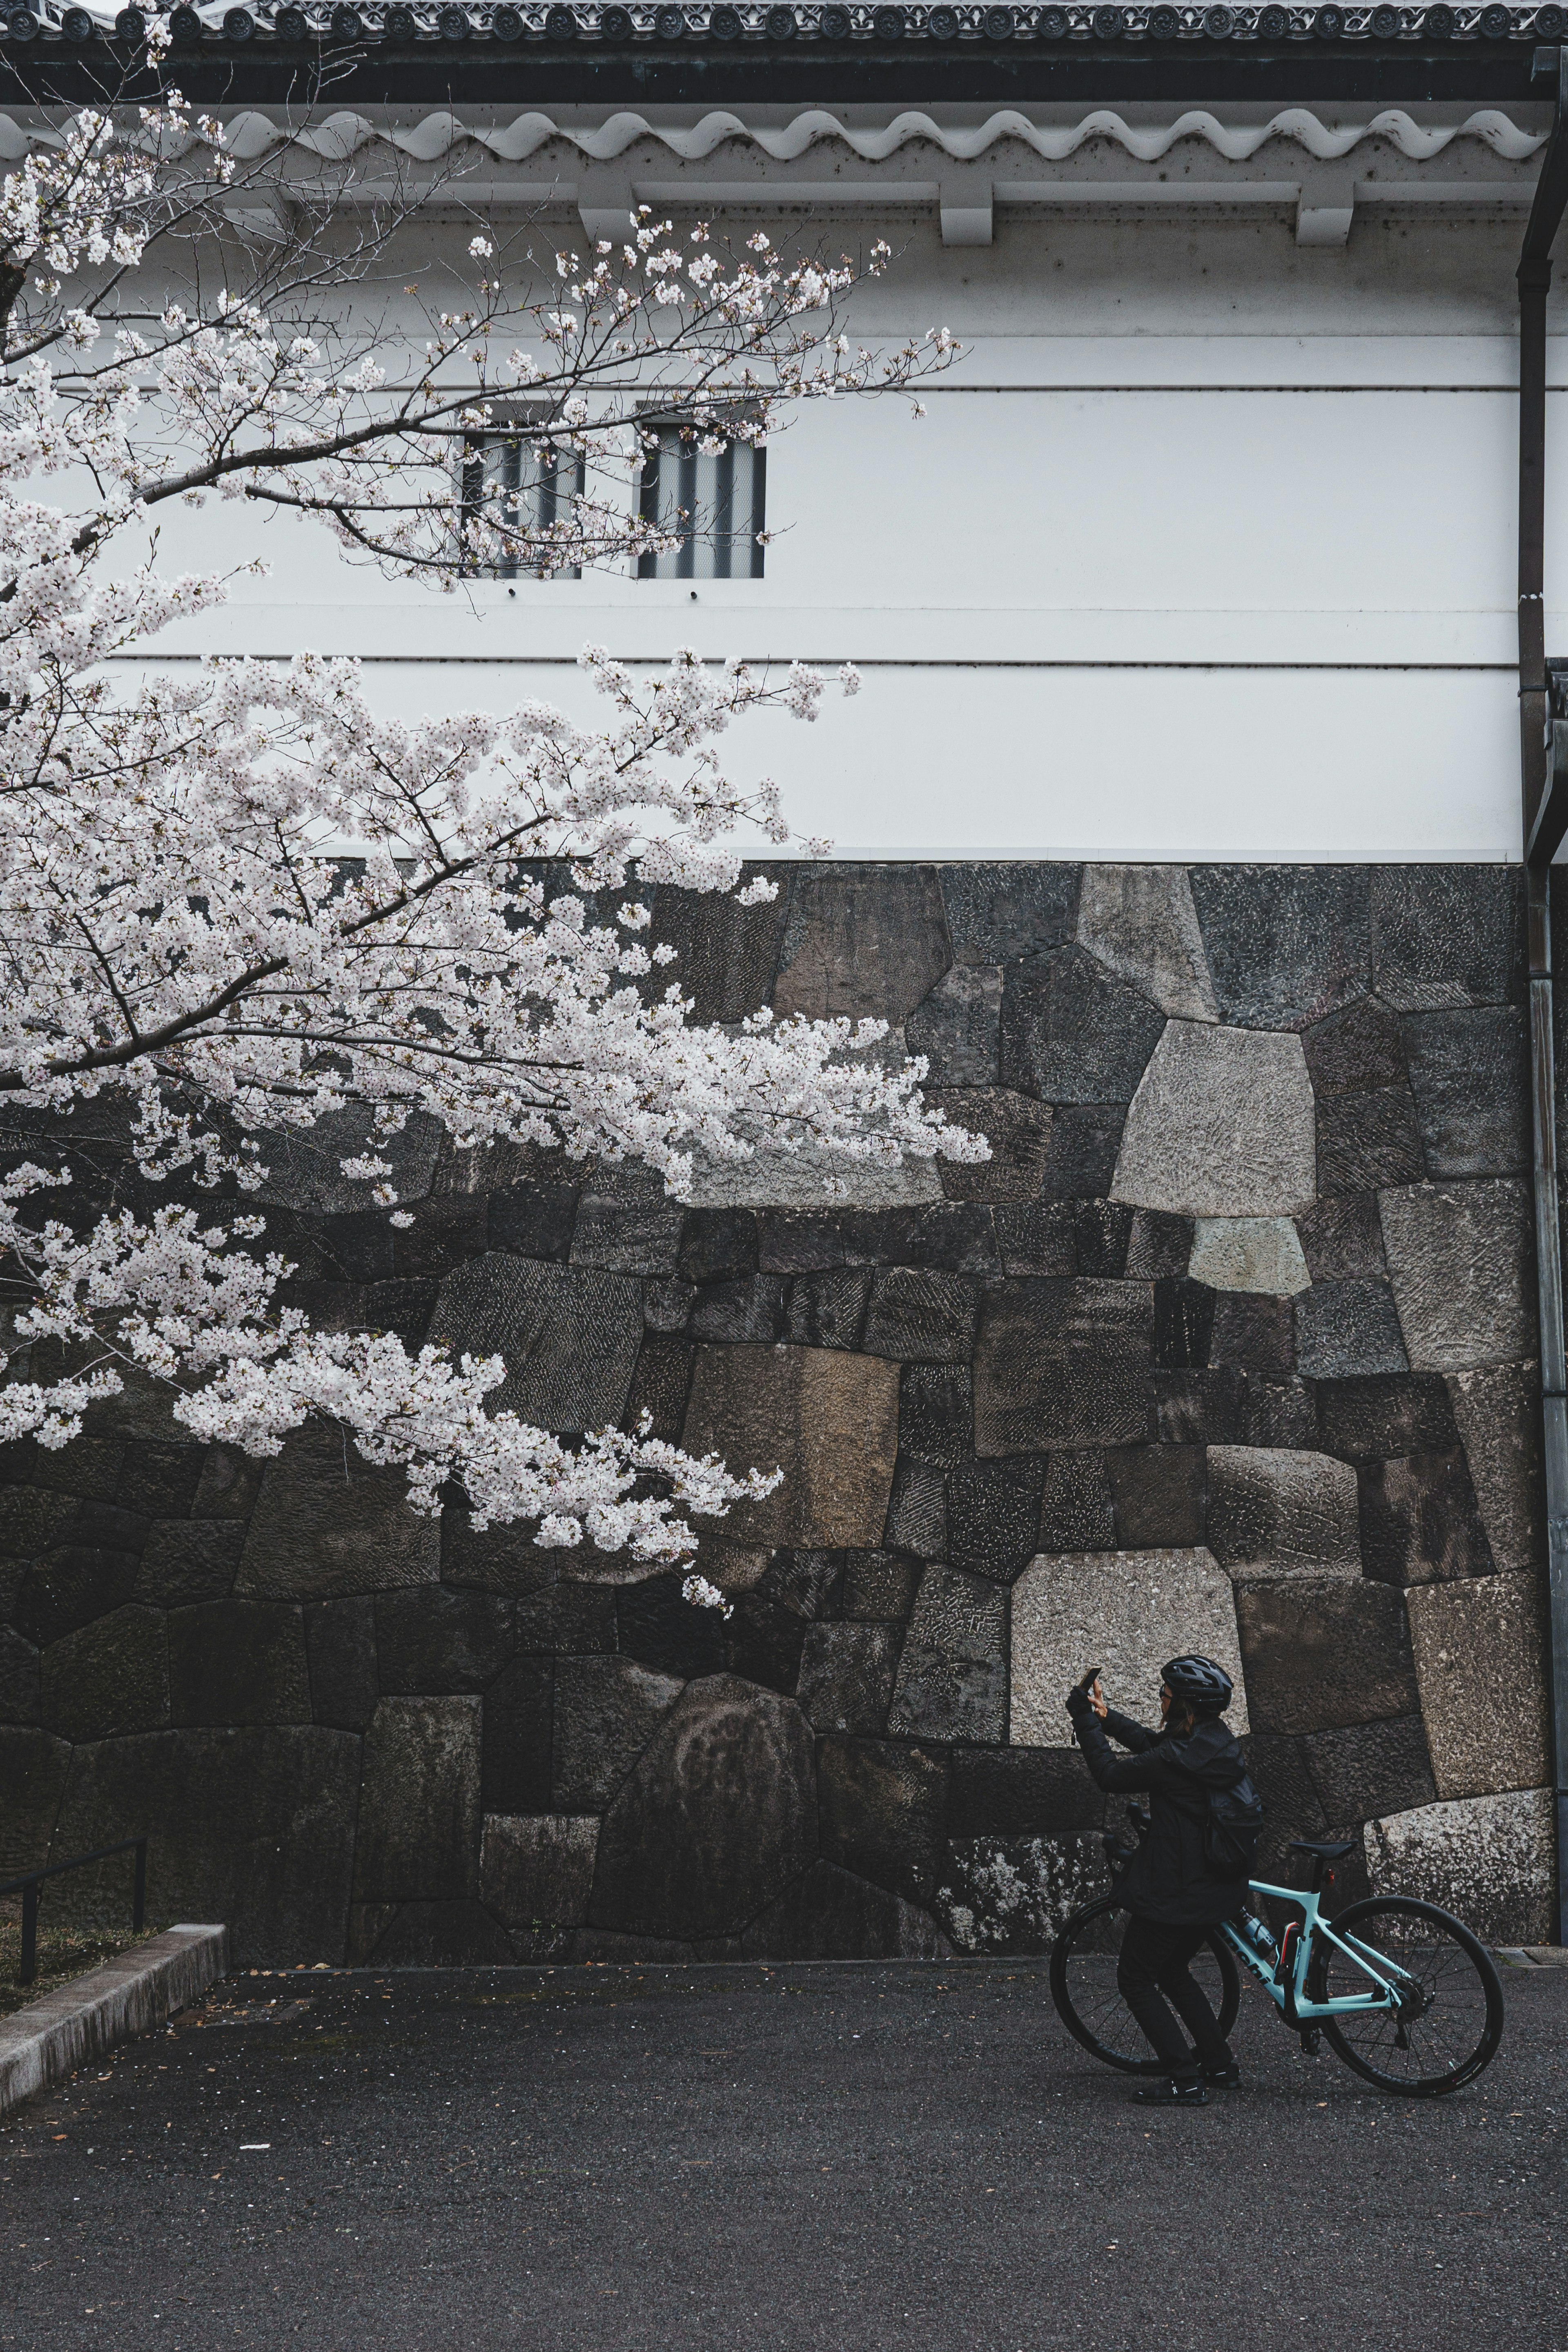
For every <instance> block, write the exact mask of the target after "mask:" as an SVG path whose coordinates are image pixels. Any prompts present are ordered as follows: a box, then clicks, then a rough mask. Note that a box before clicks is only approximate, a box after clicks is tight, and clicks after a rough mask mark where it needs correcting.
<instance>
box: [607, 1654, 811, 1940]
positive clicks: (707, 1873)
mask: <svg viewBox="0 0 1568 2352" xmlns="http://www.w3.org/2000/svg"><path fill="white" fill-rule="evenodd" d="M816 1851H817V1787H816V1775H815V1771H814V1769H813V1759H812V1738H811V1729H810V1725H809V1724H808V1722H807V1721H806V1718H805V1717H804V1716H803V1715H802V1714H801V1712H800V1708H799V1707H798V1706H795V1705H794V1703H793V1702H792V1701H791V1700H789V1699H787V1698H781V1697H780V1696H779V1695H778V1694H777V1693H776V1692H774V1691H768V1690H760V1689H758V1687H757V1686H756V1685H754V1684H750V1683H745V1682H742V1681H741V1680H740V1679H739V1678H738V1677H737V1675H709V1676H708V1677H707V1678H706V1680H704V1681H702V1682H696V1683H692V1684H690V1685H688V1686H687V1688H686V1690H685V1693H684V1694H683V1696H682V1697H681V1698H680V1700H679V1702H678V1703H677V1705H676V1706H675V1707H674V1711H673V1712H672V1714H671V1715H670V1717H668V1719H667V1720H666V1721H665V1723H664V1726H663V1727H662V1728H661V1730H660V1731H659V1732H658V1733H657V1735H656V1736H655V1738H654V1739H653V1743H652V1745H651V1746H650V1747H649V1748H647V1749H646V1750H645V1751H644V1753H643V1757H642V1758H641V1759H640V1760H639V1762H638V1764H637V1766H636V1769H634V1770H633V1772H632V1775H631V1778H630V1779H629V1780H627V1781H626V1783H625V1785H624V1787H623V1788H622V1790H621V1792H620V1794H619V1795H618V1796H617V1797H616V1799H615V1801H614V1803H613V1804H612V1806H611V1808H610V1810H609V1811H608V1813H607V1814H606V1815H605V1817H604V1825H603V1828H602V1829H601V1832H600V1839H599V1860H598V1866H597V1869H596V1871H595V1874H594V1882H593V1896H592V1903H591V1910H590V1917H591V1920H592V1922H593V1924H594V1926H596V1927H606V1928H612V1929H620V1930H622V1931H627V1932H632V1933H637V1934H642V1935H650V1936H691V1937H701V1936H719V1935H727V1934H733V1933H734V1932H736V1931H737V1929H739V1928H741V1927H745V1926H746V1925H747V1921H749V1920H751V1919H754V1918H755V1917H756V1916H757V1915H758V1912H759V1911H761V1910H762V1909H763V1908H764V1907H765V1906H766V1905H768V1904H769V1903H771V1902H772V1901H774V1900H775V1898H776V1897H777V1896H778V1895H780V1894H781V1893H782V1892H783V1890H784V1888H785V1887H786V1886H788V1885H789V1882H790V1881H791V1880H792V1879H794V1878H797V1877H798V1876H799V1875H800V1873H801V1872H802V1871H803V1870H804V1869H806V1867H807V1866H808V1865H809V1864H810V1863H811V1862H812V1861H813V1860H814V1859H815V1856H816Z"/></svg>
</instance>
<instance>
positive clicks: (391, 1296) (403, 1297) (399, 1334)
mask: <svg viewBox="0 0 1568 2352" xmlns="http://www.w3.org/2000/svg"><path fill="white" fill-rule="evenodd" d="M440 1287H441V1286H440V1284H439V1283H438V1282H436V1281H435V1279H434V1276H432V1277H431V1278H430V1279H428V1280H426V1281H420V1282H372V1283H371V1285H370V1286H369V1288H368V1289H367V1291H366V1293H365V1316H364V1320H365V1325H366V1328H368V1329H370V1330H371V1331H390V1332H391V1333H392V1337H393V1339H401V1340H402V1344H403V1346H404V1347H405V1348H406V1349H408V1350H409V1352H410V1353H411V1354H412V1355H417V1354H418V1352H419V1350H420V1349H421V1348H423V1345H424V1335H425V1333H426V1332H427V1331H428V1330H429V1328H430V1318H431V1317H432V1315H433V1314H434V1311H435V1301H436V1297H437V1294H438V1292H439V1290H440Z"/></svg>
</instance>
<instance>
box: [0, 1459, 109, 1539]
mask: <svg viewBox="0 0 1568 2352" xmlns="http://www.w3.org/2000/svg"><path fill="white" fill-rule="evenodd" d="M79 1442H80V1441H79V1440H78V1444H79ZM120 1450H121V1449H120V1447H119V1446H116V1447H115V1449H114V1451H115V1454H116V1457H117V1458H118V1456H119V1454H120ZM73 1451H74V1449H73ZM77 1507H78V1504H77V1497H76V1496H74V1495H55V1494H51V1493H50V1492H49V1491H48V1489H47V1487H43V1486H6V1487H5V1488H4V1489H0V1556H4V1557H5V1558H6V1559H32V1558H33V1557H34V1555H35V1554H36V1553H37V1552H41V1551H47V1550H48V1549H49V1547H50V1546H51V1545H52V1544H53V1543H54V1542H55V1541H56V1540H57V1538H58V1537H59V1536H60V1534H61V1532H62V1531H63V1529H64V1528H66V1526H67V1525H68V1522H69V1521H70V1520H71V1519H73V1518H74V1517H76V1513H77Z"/></svg>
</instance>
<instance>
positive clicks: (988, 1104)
mask: <svg viewBox="0 0 1568 2352" xmlns="http://www.w3.org/2000/svg"><path fill="white" fill-rule="evenodd" d="M926 1097H927V1099H928V1101H929V1102H930V1103H931V1105H932V1108H934V1109H936V1110H940V1111H944V1112H946V1116H947V1118H949V1119H950V1120H951V1121H952V1123H953V1125H954V1126H955V1127H961V1128H964V1129H967V1132H968V1133H969V1134H971V1135H983V1136H984V1137H985V1139H986V1140H987V1142H988V1144H989V1145H990V1147H991V1156H990V1158H989V1159H988V1160H946V1159H940V1158H939V1159H938V1160H937V1162H936V1169H937V1173H938V1175H939V1176H940V1177H941V1180H942V1190H943V1192H945V1193H946V1196H947V1198H948V1200H949V1201H972V1202H1009V1201H1032V1200H1033V1199H1034V1198H1035V1197H1036V1195H1037V1194H1038V1192H1039V1191H1040V1182H1041V1179H1042V1177H1043V1175H1044V1172H1045V1164H1046V1160H1047V1158H1048V1156H1049V1153H1050V1149H1051V1109H1050V1107H1049V1106H1048V1105H1047V1104H1044V1103H1039V1102H1036V1101H1034V1100H1033V1099H1032V1097H1030V1096H1029V1095H1023V1094H1015V1093H1009V1091H1008V1090H1007V1089H1006V1088H1004V1087H927V1088H926Z"/></svg>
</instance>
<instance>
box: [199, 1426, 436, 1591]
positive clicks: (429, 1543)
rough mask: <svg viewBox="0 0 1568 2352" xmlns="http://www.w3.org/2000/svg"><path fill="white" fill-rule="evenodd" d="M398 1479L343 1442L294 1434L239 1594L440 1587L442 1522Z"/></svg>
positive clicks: (260, 1501)
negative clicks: (415, 1503) (425, 1512)
mask: <svg viewBox="0 0 1568 2352" xmlns="http://www.w3.org/2000/svg"><path fill="white" fill-rule="evenodd" d="M407 1495H408V1485H407V1481H406V1480H405V1478H404V1477H403V1475H402V1472H401V1471H399V1470H378V1469H376V1468H374V1467H373V1466H372V1465H371V1464H370V1463H368V1462H366V1461H364V1460H363V1459H362V1458H361V1456H360V1455H359V1454H356V1452H355V1451H354V1448H353V1446H352V1445H351V1444H348V1443H347V1442H346V1441H345V1439H344V1438H343V1436H342V1435H341V1433H340V1432H339V1431H337V1430H334V1429H329V1428H326V1427H325V1426H323V1425H320V1424H309V1425H308V1426H307V1427H305V1428H304V1429H298V1430H296V1431H295V1432H294V1433H293V1434H292V1435H291V1436H289V1437H287V1438H286V1439H285V1440H284V1444H283V1451H282V1453H281V1454H278V1455H277V1456H276V1457H275V1459H274V1460H272V1461H270V1462H269V1463H268V1464H267V1470H266V1474H265V1475H264V1476H263V1478H262V1482H261V1492H260V1494H259V1496H257V1498H256V1510H255V1513H254V1514H253V1516H252V1518H251V1523H250V1530H249V1533H248V1534H247V1536H246V1545H245V1550H244V1552H243V1554H242V1555H241V1559H240V1567H239V1574H238V1576H237V1577H236V1578H235V1591H236V1592H237V1593H238V1594H239V1595H240V1596H241V1597H242V1598H244V1599H247V1600H263V1599H264V1600H269V1601H313V1600H324V1599H327V1598H329V1597H330V1596H334V1595H337V1594H340V1593H347V1592H378V1591H389V1590H391V1589H392V1588H393V1587H395V1586H399V1585H413V1584H434V1583H435V1582H436V1580H438V1579H439V1577H440V1574H441V1522H440V1520H439V1519H427V1518H422V1517H420V1516H419V1514H418V1513H417V1512H416V1511H413V1510H412V1509H411V1508H410V1507H409V1504H408V1500H407Z"/></svg>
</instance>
